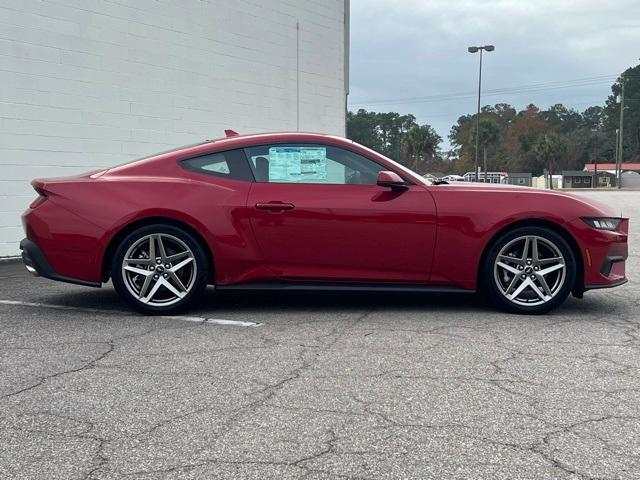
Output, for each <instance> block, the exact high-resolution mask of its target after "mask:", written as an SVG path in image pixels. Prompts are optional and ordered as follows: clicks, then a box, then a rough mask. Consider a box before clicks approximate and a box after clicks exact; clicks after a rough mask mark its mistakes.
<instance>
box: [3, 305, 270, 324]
mask: <svg viewBox="0 0 640 480" xmlns="http://www.w3.org/2000/svg"><path fill="white" fill-rule="evenodd" d="M0 305H17V306H21V307H32V308H51V309H54V310H71V311H76V312H86V313H101V314H118V315H131V314H132V312H127V311H124V310H108V309H100V308H88V307H74V306H72V305H58V304H55V303H40V302H25V301H22V300H0ZM159 318H166V319H168V320H179V321H182V322H194V323H206V324H209V325H223V326H232V327H261V326H262V325H264V324H263V323H256V322H246V321H240V320H226V319H224V318H208V317H193V316H183V315H160V316H159Z"/></svg>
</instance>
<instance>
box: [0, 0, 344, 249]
mask: <svg viewBox="0 0 640 480" xmlns="http://www.w3.org/2000/svg"><path fill="white" fill-rule="evenodd" d="M347 18H348V2H347V1H345V0H295V1H291V0H234V1H228V0H180V1H179V2H178V1H173V0H136V1H135V2H133V1H129V2H125V1H104V0H55V1H54V0H49V1H42V0H20V1H14V0H0V55H1V58H2V68H0V256H3V255H14V254H17V253H18V241H19V240H20V239H21V238H22V237H23V232H22V228H21V226H20V218H19V215H20V213H21V211H23V210H24V208H25V207H26V206H27V205H28V203H29V202H30V201H31V200H32V199H33V198H34V192H33V191H32V189H31V187H30V186H29V181H30V180H31V179H33V178H36V177H51V176H63V175H70V174H75V173H79V172H84V171H88V170H92V169H99V168H103V167H108V166H112V165H116V164H118V163H122V162H124V161H127V160H130V159H132V158H136V157H138V156H143V155H146V154H150V153H153V152H155V151H159V150H164V149H167V148H170V147H172V146H176V145H180V144H186V143H191V142H196V141H200V140H203V139H207V138H215V137H219V136H221V135H222V133H223V129H225V128H231V129H234V130H236V131H238V132H240V133H252V132H260V131H277V130H297V129H299V130H304V131H316V132H325V133H331V134H337V135H344V132H345V95H346V90H347V85H346V84H347V77H346V75H345V72H346V70H347V64H348V47H347V43H346V42H345V39H347V38H348V25H347V26H346V25H345V20H346V19H347ZM297 26H299V30H298V27H297ZM298 100H299V101H298Z"/></svg>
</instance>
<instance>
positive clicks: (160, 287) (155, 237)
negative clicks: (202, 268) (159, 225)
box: [122, 233, 198, 307]
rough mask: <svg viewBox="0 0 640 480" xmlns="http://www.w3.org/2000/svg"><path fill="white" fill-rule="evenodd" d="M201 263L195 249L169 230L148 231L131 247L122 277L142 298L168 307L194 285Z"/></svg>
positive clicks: (135, 295)
mask: <svg viewBox="0 0 640 480" xmlns="http://www.w3.org/2000/svg"><path fill="white" fill-rule="evenodd" d="M197 273H198V266H197V265H196V261H195V258H194V255H193V252H192V251H191V249H190V248H189V247H188V246H187V244H186V243H184V242H183V241H182V240H180V239H179V238H177V237H174V236H173V235H169V234H166V233H155V234H152V235H146V236H144V237H142V238H140V239H139V240H137V241H136V242H135V243H134V244H133V245H131V246H130V247H129V249H128V250H127V252H126V253H125V255H124V259H123V260H122V278H123V279H124V284H125V285H126V287H127V289H128V290H129V292H130V293H131V294H132V295H133V296H134V298H136V299H137V300H138V301H140V302H142V303H144V304H146V305H150V306H155V307H167V306H169V305H173V304H174V303H176V302H179V301H180V300H182V299H183V298H184V297H185V296H186V295H187V294H188V293H189V292H190V291H191V289H192V288H193V285H194V284H195V281H196V274H197Z"/></svg>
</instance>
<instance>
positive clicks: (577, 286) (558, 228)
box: [476, 218, 584, 295]
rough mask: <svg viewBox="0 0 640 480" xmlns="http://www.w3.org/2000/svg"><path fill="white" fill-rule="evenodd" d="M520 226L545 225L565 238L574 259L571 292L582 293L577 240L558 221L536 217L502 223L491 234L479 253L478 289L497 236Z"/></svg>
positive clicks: (582, 268)
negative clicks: (574, 276)
mask: <svg viewBox="0 0 640 480" xmlns="http://www.w3.org/2000/svg"><path fill="white" fill-rule="evenodd" d="M520 227H545V228H548V229H549V230H552V231H554V232H555V233H557V234H558V235H560V236H562V238H564V239H565V240H566V242H567V244H568V245H569V247H570V248H571V251H572V252H573V255H574V256H575V259H576V279H575V283H574V285H573V286H572V292H573V293H574V295H582V293H583V292H584V257H583V256H582V251H581V249H580V246H579V245H578V242H577V241H576V239H575V237H574V236H573V235H571V232H569V230H567V229H566V228H565V227H563V226H562V225H560V224H559V223H556V222H553V221H551V220H544V219H538V218H527V219H523V220H517V221H515V222H512V223H509V224H507V225H504V226H503V227H502V228H500V229H499V230H498V231H496V232H495V233H494V234H493V235H492V236H491V238H490V239H489V241H488V242H487V243H486V245H485V246H484V249H483V250H482V254H481V255H480V260H479V263H478V276H477V279H476V282H477V285H478V289H479V290H480V289H482V288H483V285H482V281H483V278H484V267H485V260H486V258H487V255H488V254H489V250H491V247H492V246H493V244H494V243H495V242H496V240H497V239H498V238H499V237H501V236H502V235H504V234H505V233H507V232H510V231H511V230H515V229H516V228H520Z"/></svg>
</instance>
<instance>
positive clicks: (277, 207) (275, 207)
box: [256, 202, 295, 212]
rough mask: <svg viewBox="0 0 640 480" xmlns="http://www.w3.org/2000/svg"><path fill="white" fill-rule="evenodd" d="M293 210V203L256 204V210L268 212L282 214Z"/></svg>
mask: <svg viewBox="0 0 640 480" xmlns="http://www.w3.org/2000/svg"><path fill="white" fill-rule="evenodd" d="M294 208H295V205H293V203H284V202H268V203H264V202H259V203H256V209H258V210H268V211H270V212H283V211H284V210H293V209H294Z"/></svg>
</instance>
